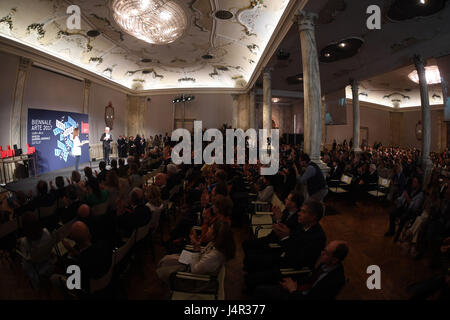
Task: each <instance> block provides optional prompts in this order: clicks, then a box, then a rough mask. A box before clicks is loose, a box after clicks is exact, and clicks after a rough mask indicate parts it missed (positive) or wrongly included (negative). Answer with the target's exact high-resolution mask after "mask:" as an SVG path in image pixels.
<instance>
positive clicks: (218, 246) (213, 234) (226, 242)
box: [156, 221, 236, 284]
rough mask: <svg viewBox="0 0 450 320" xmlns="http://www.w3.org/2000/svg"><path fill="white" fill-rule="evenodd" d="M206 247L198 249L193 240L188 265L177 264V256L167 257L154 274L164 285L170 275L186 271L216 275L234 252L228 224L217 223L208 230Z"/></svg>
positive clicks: (198, 246) (231, 257) (232, 256)
mask: <svg viewBox="0 0 450 320" xmlns="http://www.w3.org/2000/svg"><path fill="white" fill-rule="evenodd" d="M205 239H206V241H207V243H208V244H207V245H206V247H205V248H204V249H202V250H201V249H200V245H198V244H197V242H195V239H192V240H193V243H196V244H195V245H194V252H195V253H194V254H193V256H192V261H191V263H190V264H189V265H185V264H182V263H180V262H178V259H179V257H180V255H179V254H172V255H167V256H165V257H164V258H162V259H161V261H160V262H159V263H158V269H157V270H156V273H157V274H158V277H159V278H160V279H161V280H162V281H164V282H165V283H167V284H168V283H169V277H170V275H171V274H172V273H174V272H178V271H187V272H191V273H195V274H204V275H217V274H218V272H219V271H220V268H221V267H222V266H223V265H224V264H225V262H226V261H228V260H230V259H233V258H234V255H235V251H236V245H235V243H234V238H233V234H232V232H231V228H230V226H229V225H228V224H226V223H223V222H220V221H217V222H216V223H214V224H213V225H211V226H210V227H209V228H208V232H207V234H206V238H205Z"/></svg>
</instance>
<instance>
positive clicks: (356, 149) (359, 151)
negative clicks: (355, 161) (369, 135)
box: [353, 148, 362, 153]
mask: <svg viewBox="0 0 450 320" xmlns="http://www.w3.org/2000/svg"><path fill="white" fill-rule="evenodd" d="M353 151H354V152H355V153H361V152H362V149H361V148H353Z"/></svg>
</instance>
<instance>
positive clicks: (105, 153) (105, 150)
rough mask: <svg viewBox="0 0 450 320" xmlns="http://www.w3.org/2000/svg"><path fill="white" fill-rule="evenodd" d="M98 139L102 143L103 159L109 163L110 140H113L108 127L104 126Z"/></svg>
mask: <svg viewBox="0 0 450 320" xmlns="http://www.w3.org/2000/svg"><path fill="white" fill-rule="evenodd" d="M100 141H101V142H102V143H103V160H105V162H106V164H107V165H109V163H110V162H109V154H110V153H111V141H113V138H112V134H110V133H109V128H108V127H106V128H105V132H104V133H103V134H102V136H101V137H100Z"/></svg>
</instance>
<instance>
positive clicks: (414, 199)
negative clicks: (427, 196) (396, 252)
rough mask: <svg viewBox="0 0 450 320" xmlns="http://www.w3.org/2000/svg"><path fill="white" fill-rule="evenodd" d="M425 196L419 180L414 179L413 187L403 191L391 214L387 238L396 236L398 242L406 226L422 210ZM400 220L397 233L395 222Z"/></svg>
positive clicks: (395, 239)
mask: <svg viewBox="0 0 450 320" xmlns="http://www.w3.org/2000/svg"><path fill="white" fill-rule="evenodd" d="M423 201H424V194H423V191H422V190H421V188H420V182H419V178H417V177H414V178H413V179H412V182H411V186H410V187H408V188H406V190H405V191H403V193H402V195H401V196H400V197H399V198H397V200H396V203H395V208H394V209H393V210H392V211H391V213H390V214H389V230H388V231H387V232H386V233H385V236H387V237H390V236H393V235H394V234H395V237H394V241H397V240H398V237H399V236H400V233H401V232H402V230H403V227H404V225H405V224H406V222H407V221H409V220H410V219H415V218H416V217H417V216H418V215H419V214H420V213H421V210H422V204H423ZM397 218H399V219H400V223H399V225H398V229H397V232H395V220H396V219H397Z"/></svg>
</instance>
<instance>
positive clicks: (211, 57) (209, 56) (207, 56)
mask: <svg viewBox="0 0 450 320" xmlns="http://www.w3.org/2000/svg"><path fill="white" fill-rule="evenodd" d="M202 58H203V59H205V60H210V59H213V58H214V57H213V56H212V55H210V54H205V55H203V56H202Z"/></svg>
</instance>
